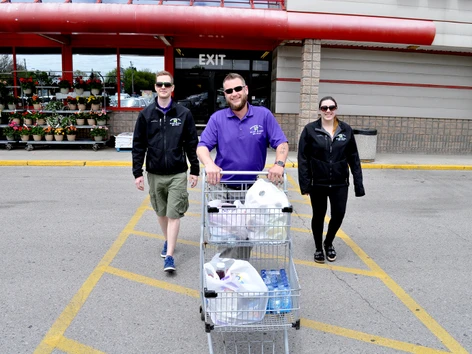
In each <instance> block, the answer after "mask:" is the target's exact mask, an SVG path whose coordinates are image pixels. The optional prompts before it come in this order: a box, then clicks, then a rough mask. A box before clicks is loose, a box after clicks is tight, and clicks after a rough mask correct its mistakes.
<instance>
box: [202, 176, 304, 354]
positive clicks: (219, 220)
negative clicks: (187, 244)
mask: <svg viewBox="0 0 472 354" xmlns="http://www.w3.org/2000/svg"><path fill="white" fill-rule="evenodd" d="M221 174H222V175H235V176H240V177H236V178H238V180H234V181H227V182H222V183H220V184H218V185H210V184H208V183H207V180H206V175H205V171H204V172H203V181H202V224H201V237H200V270H201V273H200V285H201V287H200V288H201V303H202V305H201V307H200V312H201V319H202V321H204V322H205V331H206V333H207V337H208V346H209V351H210V354H213V353H214V348H213V345H214V343H218V346H222V347H223V350H222V351H223V352H224V353H231V352H234V353H244V352H248V353H256V352H261V353H269V352H271V353H276V350H277V353H279V352H281V350H280V349H277V348H278V347H277V346H276V345H275V344H274V343H275V341H279V342H280V341H283V344H281V346H282V347H284V350H285V353H289V340H288V330H289V329H290V328H295V329H299V328H300V317H299V311H300V305H299V298H300V285H299V281H298V275H297V272H296V269H295V266H294V262H293V257H292V238H291V235H290V226H291V213H292V210H293V209H292V207H291V206H283V207H280V208H273V207H271V208H265V207H258V208H247V207H244V203H245V197H246V193H247V190H248V189H249V188H250V187H251V185H252V184H251V183H253V182H249V183H248V182H247V180H245V177H246V176H253V177H254V178H263V177H265V176H267V174H268V172H252V171H251V172H249V171H224V172H221ZM243 176H244V177H243ZM279 189H280V190H283V192H284V193H285V195H286V194H287V176H286V175H285V174H284V181H283V183H282V184H281V185H280V186H279ZM215 257H216V258H218V259H220V260H221V259H228V258H229V259H230V260H231V259H240V260H245V261H248V262H249V263H250V265H251V266H252V267H254V268H255V270H257V272H258V275H261V278H262V279H264V282H265V283H266V284H268V285H269V286H268V287H266V288H265V289H267V290H264V291H254V292H248V291H239V290H237V289H236V290H234V289H231V288H229V289H219V290H213V289H211V288H210V287H209V283H210V284H211V283H212V281H211V279H209V278H208V270H207V268H206V266H207V265H208V264H209V263H211V262H215ZM282 276H283V277H282ZM271 278H272V279H278V280H279V281H280V280H281V279H283V280H284V284H285V286H284V287H282V286H280V283H279V286H278V287H276V288H275V289H274V288H273V286H272V285H273V284H271V283H270V279H271ZM267 279H269V282H268V283H267ZM259 280H260V279H259ZM212 333H214V334H215V336H216V335H218V336H219V337H221V341H217V342H213V338H212Z"/></svg>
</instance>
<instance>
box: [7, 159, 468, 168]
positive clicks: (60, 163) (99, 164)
mask: <svg viewBox="0 0 472 354" xmlns="http://www.w3.org/2000/svg"><path fill="white" fill-rule="evenodd" d="M0 166H86V167H87V166H90V167H131V166H132V163H131V162H130V161H81V160H0ZM272 166H273V165H272V164H267V165H266V166H265V168H266V169H268V168H270V167H272ZM297 167H298V163H296V162H287V163H286V168H297ZM362 168H363V169H397V170H462V171H472V165H435V164H424V165H421V164H381V163H376V164H370V163H362Z"/></svg>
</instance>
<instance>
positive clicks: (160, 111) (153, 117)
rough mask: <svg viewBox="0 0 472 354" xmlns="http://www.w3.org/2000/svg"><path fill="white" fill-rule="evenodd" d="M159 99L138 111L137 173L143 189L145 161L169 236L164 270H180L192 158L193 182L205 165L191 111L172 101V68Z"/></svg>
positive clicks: (163, 76)
mask: <svg viewBox="0 0 472 354" xmlns="http://www.w3.org/2000/svg"><path fill="white" fill-rule="evenodd" d="M155 88H156V92H157V98H156V100H155V101H154V103H152V104H150V105H149V106H147V107H146V108H144V109H143V110H142V111H141V112H140V113H139V116H138V119H137V121H136V126H135V128H134V136H133V175H134V177H135V184H136V187H137V188H138V189H139V190H141V191H143V190H144V177H143V163H144V159H145V158H146V171H147V177H148V183H149V194H150V196H151V204H152V207H153V209H154V210H155V211H156V213H157V219H158V221H159V225H160V226H161V229H162V233H163V234H164V237H165V238H166V241H165V242H164V247H163V249H162V252H161V257H162V258H164V271H166V272H173V271H175V263H174V257H173V256H174V250H175V245H176V243H177V236H178V234H179V229H180V218H181V217H183V216H184V213H185V212H186V211H187V209H188V205H189V203H188V192H187V170H188V165H187V158H188V160H189V161H190V176H189V182H190V186H191V187H192V188H193V187H195V186H196V185H197V182H198V175H199V173H200V165H199V161H198V159H197V153H196V150H197V144H198V136H197V130H196V128H195V122H194V120H193V116H192V113H191V112H190V111H189V110H188V109H187V108H185V107H183V106H181V105H178V104H176V103H175V102H173V101H172V92H173V91H174V79H173V77H172V75H171V74H170V73H169V72H167V71H160V72H158V73H157V74H156V85H155Z"/></svg>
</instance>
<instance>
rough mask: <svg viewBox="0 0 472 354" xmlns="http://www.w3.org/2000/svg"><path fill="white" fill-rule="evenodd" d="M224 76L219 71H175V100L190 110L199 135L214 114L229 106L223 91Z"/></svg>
mask: <svg viewBox="0 0 472 354" xmlns="http://www.w3.org/2000/svg"><path fill="white" fill-rule="evenodd" d="M224 76H225V74H223V73H221V72H218V71H208V70H205V71H201V70H176V71H175V77H174V83H175V90H174V100H175V101H176V102H177V103H178V104H181V105H183V106H185V107H187V108H188V109H190V111H191V112H192V115H193V118H194V119H195V124H197V130H198V133H199V135H200V133H201V131H202V130H203V128H204V126H205V124H206V123H207V122H208V119H209V118H210V116H211V115H212V114H213V112H215V111H217V110H219V109H221V108H225V107H227V106H228V105H227V103H226V100H225V97H224V93H223V90H222V83H223V79H224Z"/></svg>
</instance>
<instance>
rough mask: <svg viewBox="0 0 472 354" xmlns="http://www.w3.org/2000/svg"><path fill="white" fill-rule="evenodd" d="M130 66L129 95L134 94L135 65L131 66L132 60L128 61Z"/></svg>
mask: <svg viewBox="0 0 472 354" xmlns="http://www.w3.org/2000/svg"><path fill="white" fill-rule="evenodd" d="M129 64H130V68H131V95H133V96H134V71H135V70H136V68H135V67H133V62H132V61H130V62H129Z"/></svg>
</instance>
